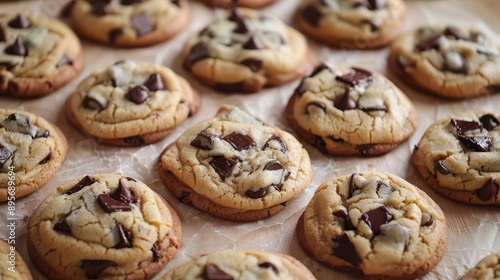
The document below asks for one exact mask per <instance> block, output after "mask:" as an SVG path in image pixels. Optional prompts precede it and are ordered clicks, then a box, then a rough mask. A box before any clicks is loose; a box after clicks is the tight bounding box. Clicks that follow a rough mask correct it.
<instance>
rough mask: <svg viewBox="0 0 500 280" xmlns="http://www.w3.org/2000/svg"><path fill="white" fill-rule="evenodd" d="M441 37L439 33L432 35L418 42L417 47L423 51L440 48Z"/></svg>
mask: <svg viewBox="0 0 500 280" xmlns="http://www.w3.org/2000/svg"><path fill="white" fill-rule="evenodd" d="M440 37H441V34H437V35H435V36H432V37H430V38H428V39H425V40H423V41H420V42H419V43H418V44H417V49H418V50H419V51H421V52H423V51H427V50H430V49H439V38H440Z"/></svg>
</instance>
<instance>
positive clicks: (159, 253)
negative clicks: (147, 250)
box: [151, 243, 163, 263]
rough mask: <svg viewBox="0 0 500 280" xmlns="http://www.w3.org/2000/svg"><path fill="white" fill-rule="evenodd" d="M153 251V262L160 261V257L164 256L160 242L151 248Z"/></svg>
mask: <svg viewBox="0 0 500 280" xmlns="http://www.w3.org/2000/svg"><path fill="white" fill-rule="evenodd" d="M151 253H153V262H155V263H157V262H159V261H160V258H161V257H162V256H163V253H162V251H161V250H160V248H159V246H158V244H156V243H155V244H153V247H152V248H151Z"/></svg>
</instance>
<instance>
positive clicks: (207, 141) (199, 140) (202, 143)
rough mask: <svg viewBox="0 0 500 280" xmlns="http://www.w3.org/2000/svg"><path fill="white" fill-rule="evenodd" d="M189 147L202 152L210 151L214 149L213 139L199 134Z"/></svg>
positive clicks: (202, 133)
mask: <svg viewBox="0 0 500 280" xmlns="http://www.w3.org/2000/svg"><path fill="white" fill-rule="evenodd" d="M190 145H191V146H194V147H196V148H198V149H202V150H211V149H213V148H214V139H213V138H212V137H211V136H210V135H208V134H206V133H204V132H200V133H198V135H196V137H195V138H194V139H193V141H191V143H190Z"/></svg>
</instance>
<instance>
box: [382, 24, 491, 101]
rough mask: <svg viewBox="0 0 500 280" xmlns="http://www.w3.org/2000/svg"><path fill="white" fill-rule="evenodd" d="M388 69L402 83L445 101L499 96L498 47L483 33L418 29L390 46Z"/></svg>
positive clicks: (455, 28)
mask: <svg viewBox="0 0 500 280" xmlns="http://www.w3.org/2000/svg"><path fill="white" fill-rule="evenodd" d="M389 67H390V68H391V70H392V71H393V72H395V73H396V74H398V75H399V76H400V77H401V78H402V79H403V80H404V81H405V82H408V83H410V84H411V85H413V86H416V87H419V88H421V89H424V90H426V91H428V92H430V93H432V94H435V95H438V96H443V97H447V98H454V99H460V98H467V97H473V96H477V95H484V94H492V93H498V92H500V45H499V44H498V42H497V41H495V40H494V39H493V38H492V37H490V36H488V35H487V34H486V33H485V32H483V31H481V30H477V29H473V28H467V27H459V26H421V27H419V28H417V29H416V30H413V31H410V32H408V33H406V34H404V35H402V36H401V37H400V38H398V39H397V40H396V41H395V42H394V44H393V45H392V49H391V54H390V56H389Z"/></svg>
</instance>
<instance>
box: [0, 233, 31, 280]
mask: <svg viewBox="0 0 500 280" xmlns="http://www.w3.org/2000/svg"><path fill="white" fill-rule="evenodd" d="M10 240H14V239H10ZM0 279H5V280H32V279H33V277H32V276H31V273H30V270H29V269H28V266H27V265H26V263H25V262H24V260H23V257H21V255H20V254H19V252H18V251H16V247H15V244H12V245H11V244H8V243H7V242H5V241H3V240H2V239H0Z"/></svg>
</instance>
